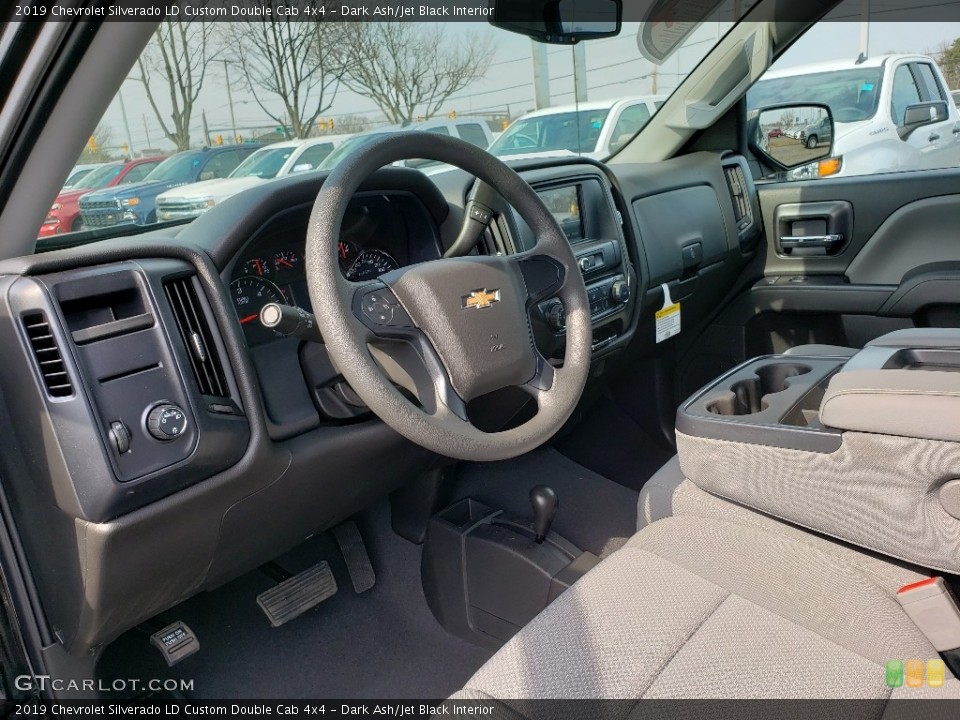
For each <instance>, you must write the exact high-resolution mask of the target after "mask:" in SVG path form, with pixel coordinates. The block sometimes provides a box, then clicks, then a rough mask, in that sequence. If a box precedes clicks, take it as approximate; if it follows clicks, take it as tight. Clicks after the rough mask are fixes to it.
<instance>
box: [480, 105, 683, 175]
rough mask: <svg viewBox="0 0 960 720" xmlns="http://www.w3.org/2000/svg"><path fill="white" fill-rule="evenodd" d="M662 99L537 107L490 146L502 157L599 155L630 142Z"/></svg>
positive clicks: (651, 115) (606, 155)
mask: <svg viewBox="0 0 960 720" xmlns="http://www.w3.org/2000/svg"><path fill="white" fill-rule="evenodd" d="M663 99H664V97H663V96H659V95H648V96H643V97H628V98H623V99H620V100H599V101H596V102H585V103H580V104H579V105H563V106H560V107H552V108H547V109H545V110H537V111H535V112H531V113H528V114H526V115H524V116H523V117H521V118H519V119H518V120H515V121H514V122H513V124H512V125H510V127H508V128H507V129H506V130H505V131H504V133H503V135H501V136H500V137H499V138H497V141H496V142H495V143H493V145H491V146H490V152H491V154H493V155H496V156H498V157H510V156H516V155H557V154H564V155H566V154H574V155H583V156H585V157H589V158H593V159H595V160H600V159H602V158H606V157H609V156H610V155H612V154H613V153H615V152H617V150H619V149H620V148H621V147H623V146H624V145H625V144H626V143H627V142H629V141H630V139H631V138H633V136H634V135H636V134H637V133H638V132H639V131H640V129H641V128H642V127H643V126H644V125H646V124H647V121H648V120H649V119H650V118H651V117H653V114H654V113H655V112H656V111H657V110H658V109H659V107H660V105H662V104H663Z"/></svg>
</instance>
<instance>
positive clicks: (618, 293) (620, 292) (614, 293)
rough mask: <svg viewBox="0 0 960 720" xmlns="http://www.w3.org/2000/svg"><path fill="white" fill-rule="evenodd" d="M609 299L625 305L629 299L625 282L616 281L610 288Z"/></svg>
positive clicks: (627, 286) (628, 289) (627, 285)
mask: <svg viewBox="0 0 960 720" xmlns="http://www.w3.org/2000/svg"><path fill="white" fill-rule="evenodd" d="M610 298H611V299H612V300H613V301H614V302H615V303H625V302H626V301H627V300H629V299H630V285H629V284H628V283H627V281H626V280H617V281H616V282H615V283H614V284H613V285H611V286H610Z"/></svg>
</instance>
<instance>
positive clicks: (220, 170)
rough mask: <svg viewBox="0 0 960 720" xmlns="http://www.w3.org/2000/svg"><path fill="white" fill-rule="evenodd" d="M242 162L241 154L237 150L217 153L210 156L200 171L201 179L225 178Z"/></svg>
mask: <svg viewBox="0 0 960 720" xmlns="http://www.w3.org/2000/svg"><path fill="white" fill-rule="evenodd" d="M239 164H240V155H239V153H237V152H236V151H235V150H229V151H227V152H222V153H217V154H216V155H214V156H213V157H212V158H210V159H209V160H208V161H207V163H206V164H205V165H204V166H203V170H201V171H200V177H201V179H207V178H211V179H212V178H225V177H226V176H227V175H229V174H230V173H231V172H233V171H234V170H236V168H237V166H238V165H239Z"/></svg>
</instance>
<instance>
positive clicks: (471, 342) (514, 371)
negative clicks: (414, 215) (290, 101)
mask: <svg viewBox="0 0 960 720" xmlns="http://www.w3.org/2000/svg"><path fill="white" fill-rule="evenodd" d="M407 158H429V159H431V160H437V161H439V162H443V163H448V164H450V165H455V166H457V167H460V168H462V169H464V170H466V171H467V172H469V173H471V174H473V175H475V176H476V177H477V178H479V179H480V180H482V181H484V182H486V183H487V184H489V185H490V186H491V187H493V188H494V189H496V190H497V191H499V193H500V194H501V195H502V196H503V198H504V199H505V200H506V201H507V202H508V203H510V204H511V205H512V206H513V207H514V208H516V210H517V212H518V213H519V214H520V216H521V217H522V218H523V219H524V220H525V221H526V223H527V224H528V225H529V226H530V227H531V228H532V229H533V231H534V233H535V235H536V238H537V243H536V246H535V247H533V248H532V249H530V250H527V251H525V252H523V253H519V254H516V255H510V256H470V257H458V258H446V259H442V260H434V261H431V262H424V263H420V264H417V265H411V266H408V267H404V268H400V269H398V270H394V271H392V272H389V273H387V274H385V275H382V276H381V277H380V278H379V279H377V280H375V281H367V282H351V281H348V280H346V279H345V278H344V277H343V275H342V273H341V271H340V267H339V263H338V262H337V253H336V248H337V241H338V239H339V237H340V226H341V224H342V223H343V217H344V213H345V211H346V209H347V204H348V203H349V202H350V199H351V197H352V196H353V194H354V192H356V190H357V188H358V187H359V186H360V184H361V183H362V182H363V181H364V180H365V179H366V178H367V177H368V176H369V175H370V174H371V173H373V172H374V171H375V170H377V169H378V168H381V167H383V166H385V165H389V164H390V163H393V162H396V161H398V160H404V159H407ZM306 268H307V281H308V285H309V290H310V300H311V302H312V303H313V309H314V312H315V314H316V319H317V326H318V328H319V330H320V332H321V333H322V334H323V338H324V342H325V344H326V347H327V351H328V353H329V355H330V358H331V359H332V360H333V362H334V363H335V365H336V366H337V368H338V369H339V371H340V372H341V373H342V374H343V376H344V378H345V379H346V380H347V381H348V382H349V383H350V385H351V387H352V388H353V390H354V391H355V392H356V393H357V395H359V396H360V398H361V399H362V400H363V401H364V402H365V403H366V404H367V406H368V407H369V408H370V409H371V410H372V411H373V412H374V413H376V414H377V415H378V416H379V417H380V418H381V419H382V420H383V421H384V422H385V423H387V425H389V426H390V427H392V428H393V429H394V430H396V431H397V432H398V433H400V434H401V435H403V436H404V437H406V438H408V439H409V440H411V441H413V442H414V443H417V444H418V445H421V446H423V447H425V448H428V449H430V450H433V451H434V452H437V453H440V454H442V455H446V456H448V457H452V458H457V459H461V460H502V459H506V458H511V457H516V456H517V455H521V454H523V453H525V452H529V451H530V450H532V449H534V448H536V447H537V446H539V445H541V444H542V443H543V442H545V441H546V440H547V439H549V438H550V437H551V436H552V435H553V434H554V433H555V432H556V431H557V430H559V429H560V427H561V426H562V425H563V423H564V422H565V421H566V420H567V418H568V417H569V416H570V414H571V413H572V412H573V410H574V408H575V407H576V404H577V401H578V400H579V399H580V395H581V393H582V392H583V387H584V385H585V383H586V378H587V373H588V371H589V368H590V353H591V325H590V310H589V304H588V302H587V294H586V289H585V287H584V284H583V277H582V275H581V274H580V272H579V270H578V269H577V264H576V259H575V258H574V255H573V251H572V250H571V248H570V245H569V243H568V242H567V239H566V237H565V236H564V234H563V231H562V230H561V229H560V226H559V225H558V224H557V222H556V220H554V218H553V216H552V215H551V214H550V212H549V211H548V210H547V208H546V207H545V206H544V204H543V202H542V201H541V200H540V198H539V196H538V195H537V193H536V192H534V190H533V189H532V188H531V187H530V186H529V185H528V184H527V183H526V182H524V180H523V179H522V178H521V177H520V176H519V175H517V174H516V173H515V172H514V171H513V170H511V169H510V168H508V167H507V166H506V165H504V164H503V163H502V162H500V161H499V160H497V159H496V158H495V157H493V156H492V155H490V154H488V153H487V152H485V151H484V150H481V149H480V148H477V147H475V146H473V145H470V144H469V143H466V142H464V141H462V140H458V139H456V138H451V137H443V136H438V135H435V134H428V133H422V132H405V133H403V134H399V135H393V136H386V137H384V138H382V139H378V140H374V141H372V142H370V143H369V144H367V145H364V146H362V147H361V148H358V149H357V150H356V151H355V152H354V153H353V154H351V155H348V156H347V157H345V158H344V159H343V160H342V161H341V162H340V163H339V164H338V165H337V166H336V168H335V169H334V170H333V172H331V173H330V175H329V177H328V178H327V180H326V181H325V182H324V184H323V187H322V189H321V190H320V193H319V194H318V195H317V199H316V202H315V203H314V205H313V212H312V213H311V215H310V225H309V228H308V230H307V244H306ZM551 296H557V297H559V298H560V301H561V302H562V303H563V306H564V309H565V313H566V334H567V337H566V350H565V354H564V358H563V365H562V367H554V366H552V365H551V364H550V363H548V362H547V361H546V359H545V358H544V357H543V356H542V355H541V354H540V352H539V351H538V350H537V348H536V345H535V344H534V341H533V332H532V330H531V327H530V316H529V313H530V309H531V307H532V306H533V305H534V304H535V303H537V302H539V301H541V300H544V299H546V298H548V297H551ZM395 382H396V383H397V384H399V385H401V386H403V387H404V388H406V389H407V390H408V391H410V392H411V393H413V394H415V395H416V397H417V399H418V401H419V402H418V403H414V402H412V401H411V400H410V399H408V396H407V395H406V394H405V393H403V392H401V391H400V390H398V389H397V387H395V385H394V383H395ZM511 386H514V387H519V388H522V389H524V390H525V391H526V392H528V393H529V394H530V395H532V396H533V397H534V398H535V399H536V401H537V405H538V412H537V414H536V415H535V416H534V417H533V418H532V419H530V420H529V421H527V422H526V423H524V424H522V425H520V426H518V427H515V428H511V429H509V430H504V431H501V432H493V433H487V432H484V431H482V430H480V429H479V428H477V427H476V426H475V425H473V424H472V423H471V422H470V420H469V419H468V417H467V409H466V404H467V403H468V402H469V401H470V400H473V399H474V398H477V397H480V396H481V395H485V394H487V393H490V392H493V391H495V390H499V389H502V388H506V387H511Z"/></svg>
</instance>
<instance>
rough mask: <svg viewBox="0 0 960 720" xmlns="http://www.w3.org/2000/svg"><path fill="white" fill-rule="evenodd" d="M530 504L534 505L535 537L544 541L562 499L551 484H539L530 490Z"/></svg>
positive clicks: (538, 541) (540, 541) (536, 539)
mask: <svg viewBox="0 0 960 720" xmlns="http://www.w3.org/2000/svg"><path fill="white" fill-rule="evenodd" d="M530 505H531V507H533V534H534V538H533V539H534V541H535V542H537V543H542V542H543V540H544V538H546V536H547V533H548V532H550V526H551V525H552V524H553V518H554V516H555V515H556V514H557V508H559V507H560V499H559V498H558V497H557V494H556V493H555V492H554V491H553V488H552V487H550V486H549V485H537V486H535V487H534V488H533V489H532V490H530Z"/></svg>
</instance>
